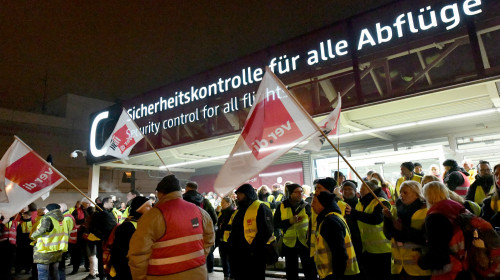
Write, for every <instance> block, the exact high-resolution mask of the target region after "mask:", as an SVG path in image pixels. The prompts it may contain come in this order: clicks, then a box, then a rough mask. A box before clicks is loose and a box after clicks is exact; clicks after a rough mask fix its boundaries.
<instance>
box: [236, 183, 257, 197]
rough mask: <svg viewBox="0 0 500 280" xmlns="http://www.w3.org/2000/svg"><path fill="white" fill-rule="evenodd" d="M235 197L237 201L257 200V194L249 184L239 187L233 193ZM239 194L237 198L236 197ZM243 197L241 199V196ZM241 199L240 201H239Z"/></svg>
mask: <svg viewBox="0 0 500 280" xmlns="http://www.w3.org/2000/svg"><path fill="white" fill-rule="evenodd" d="M235 193H236V196H237V197H238V200H245V199H248V200H252V201H253V200H257V192H256V191H255V189H254V188H253V187H252V185H250V184H243V185H241V186H240V187H239V188H238V189H236V191H235ZM238 194H239V196H238ZM242 194H243V195H245V197H242V196H241V195H242ZM240 198H242V199H240Z"/></svg>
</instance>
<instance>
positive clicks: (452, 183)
mask: <svg viewBox="0 0 500 280" xmlns="http://www.w3.org/2000/svg"><path fill="white" fill-rule="evenodd" d="M460 173H462V174H464V175H465V177H469V176H470V174H469V173H468V172H467V171H465V169H463V168H462V167H458V166H457V167H451V169H450V170H448V172H446V176H445V177H444V180H443V182H444V183H445V184H446V185H447V186H448V188H449V189H450V190H452V191H455V189H456V188H457V187H458V186H461V185H462V184H463V183H464V177H463V176H462V175H461V174H460ZM466 187H469V186H466ZM473 201H474V200H473Z"/></svg>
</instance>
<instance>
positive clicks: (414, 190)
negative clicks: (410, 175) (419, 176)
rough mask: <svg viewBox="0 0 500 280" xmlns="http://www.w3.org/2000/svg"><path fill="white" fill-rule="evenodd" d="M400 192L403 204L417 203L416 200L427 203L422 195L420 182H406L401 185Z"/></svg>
mask: <svg viewBox="0 0 500 280" xmlns="http://www.w3.org/2000/svg"><path fill="white" fill-rule="evenodd" d="M399 192H400V196H401V200H402V202H403V204H406V205H409V204H411V203H412V202H413V201H415V199H419V200H421V201H425V199H424V194H423V193H422V185H420V183H419V182H416V181H404V182H403V183H402V184H401V187H400V189H399ZM408 194H409V195H408ZM413 195H414V196H413Z"/></svg>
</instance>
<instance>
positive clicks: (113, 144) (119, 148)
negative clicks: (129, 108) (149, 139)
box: [104, 110, 143, 158]
mask: <svg viewBox="0 0 500 280" xmlns="http://www.w3.org/2000/svg"><path fill="white" fill-rule="evenodd" d="M142 138H143V136H142V133H141V132H140V131H139V128H138V127H137V125H136V124H135V122H134V121H133V120H132V119H131V118H130V116H129V115H128V113H127V112H126V111H125V110H123V111H122V114H121V115H120V119H118V122H117V123H116V126H115V129H114V130H113V133H111V136H109V138H108V140H107V141H106V142H105V144H104V145H106V146H107V150H106V155H110V156H114V157H117V158H128V155H129V154H130V151H132V148H133V147H134V146H135V145H136V144H137V143H138V142H139V141H141V139H142Z"/></svg>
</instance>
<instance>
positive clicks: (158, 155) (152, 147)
mask: <svg viewBox="0 0 500 280" xmlns="http://www.w3.org/2000/svg"><path fill="white" fill-rule="evenodd" d="M122 109H123V111H124V112H125V114H127V116H128V118H129V119H130V120H131V121H132V122H133V123H134V124H135V126H136V127H137V130H139V132H140V133H141V135H142V137H144V139H146V142H148V144H149V146H150V147H151V149H153V151H154V152H155V154H156V156H157V157H158V158H159V159H160V161H161V163H162V164H163V166H165V168H166V169H167V171H168V174H169V175H172V172H170V169H168V167H167V165H166V164H165V162H164V161H163V159H162V158H161V157H160V154H158V152H157V151H156V149H155V147H154V146H153V143H151V141H149V138H148V137H146V135H144V133H142V131H141V130H140V129H139V126H137V124H136V123H135V121H134V120H133V119H132V118H131V117H130V115H129V114H128V113H127V111H126V110H125V108H124V107H122Z"/></svg>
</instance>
